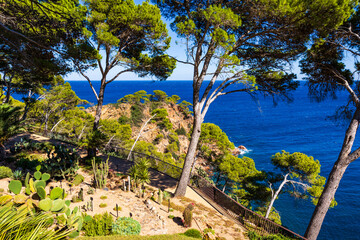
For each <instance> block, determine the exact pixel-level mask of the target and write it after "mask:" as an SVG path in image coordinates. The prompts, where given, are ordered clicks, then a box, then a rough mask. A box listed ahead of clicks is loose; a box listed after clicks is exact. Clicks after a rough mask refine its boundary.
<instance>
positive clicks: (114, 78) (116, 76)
mask: <svg viewBox="0 0 360 240" xmlns="http://www.w3.org/2000/svg"><path fill="white" fill-rule="evenodd" d="M133 70H134V68H129V69H126V70H123V71H120V72H118V73H117V74H116V75H115V76H114V77H113V78H112V79H110V80H108V81H106V82H105V84H108V83H111V82H112V81H115V80H116V79H117V78H118V77H119V76H120V75H121V74H123V73H125V72H131V71H133Z"/></svg>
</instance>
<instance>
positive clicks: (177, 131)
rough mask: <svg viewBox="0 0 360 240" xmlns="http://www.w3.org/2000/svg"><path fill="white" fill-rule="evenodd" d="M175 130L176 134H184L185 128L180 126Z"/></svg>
mask: <svg viewBox="0 0 360 240" xmlns="http://www.w3.org/2000/svg"><path fill="white" fill-rule="evenodd" d="M175 132H176V133H177V135H184V136H186V130H185V128H183V127H181V128H179V129H176V130H175Z"/></svg>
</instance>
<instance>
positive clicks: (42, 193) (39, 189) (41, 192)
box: [36, 186, 46, 199]
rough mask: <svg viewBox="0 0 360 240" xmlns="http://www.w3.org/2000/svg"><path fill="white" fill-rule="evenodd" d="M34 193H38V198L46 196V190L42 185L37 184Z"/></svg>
mask: <svg viewBox="0 0 360 240" xmlns="http://www.w3.org/2000/svg"><path fill="white" fill-rule="evenodd" d="M36 193H37V194H38V195H39V197H40V199H45V198H46V191H45V188H43V186H39V187H37V188H36Z"/></svg>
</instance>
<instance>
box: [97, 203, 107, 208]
mask: <svg viewBox="0 0 360 240" xmlns="http://www.w3.org/2000/svg"><path fill="white" fill-rule="evenodd" d="M99 207H101V208H105V207H107V204H106V203H100V205H99Z"/></svg>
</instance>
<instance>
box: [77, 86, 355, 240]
mask: <svg viewBox="0 0 360 240" xmlns="http://www.w3.org/2000/svg"><path fill="white" fill-rule="evenodd" d="M70 83H71V86H72V88H73V90H74V91H75V92H76V94H77V95H78V96H79V97H80V98H82V99H86V100H88V101H90V102H93V103H96V101H95V97H94V96H93V93H92V91H91V89H90V87H89V84H88V83H87V82H85V81H70ZM94 85H95V87H97V89H98V86H99V82H95V84H94ZM139 90H146V91H147V92H148V93H152V91H153V90H162V91H165V92H166V93H167V94H168V95H173V94H176V95H178V96H180V97H181V99H183V100H186V101H188V102H192V82H191V81H163V82H159V81H116V82H113V83H111V84H109V85H108V86H107V89H106V93H105V104H107V103H115V102H116V101H117V100H118V99H119V98H121V97H123V96H124V95H126V94H131V93H134V92H136V91H139ZM293 96H294V101H293V102H292V103H285V102H279V103H278V104H277V106H274V104H273V100H272V98H270V97H269V98H263V97H260V98H259V99H258V100H256V101H254V99H252V98H251V97H250V96H249V95H247V94H245V93H238V94H237V93H235V94H229V95H226V96H222V97H219V98H218V99H217V100H216V101H215V102H214V103H213V104H212V105H211V106H210V110H209V111H208V113H207V115H206V118H205V122H211V123H215V124H217V125H219V126H220V127H221V129H222V130H223V131H224V132H226V134H227V135H228V136H229V138H230V140H231V141H232V142H234V143H235V145H244V146H246V147H247V148H248V149H250V150H251V151H250V152H249V153H248V154H247V156H249V157H251V158H253V159H254V161H255V163H256V167H257V169H259V170H272V169H273V166H272V165H271V162H270V158H271V156H272V155H273V154H275V153H277V152H279V151H281V150H286V151H288V152H303V153H306V154H307V155H311V156H313V157H314V158H315V159H318V160H319V161H320V163H321V174H322V175H323V176H326V177H327V176H328V174H329V172H330V170H331V168H332V166H333V163H334V162H335V161H336V159H337V156H338V154H339V152H340V149H341V146H342V142H343V138H344V134H345V130H346V125H339V124H337V123H335V122H333V121H331V120H328V117H329V116H331V115H333V114H334V113H335V111H336V109H337V108H338V107H339V106H342V105H344V104H346V103H347V95H346V93H345V92H344V93H343V94H340V95H339V96H338V98H337V99H329V100H326V101H324V102H321V103H318V102H313V101H311V100H310V99H309V98H308V91H307V87H306V86H305V85H304V84H303V83H302V84H301V85H300V87H299V88H298V89H297V90H296V91H295V92H294V94H293ZM358 138H360V136H358ZM355 144H356V146H359V145H360V144H359V141H357V142H356V143H355ZM356 146H355V147H356ZM359 173H360V160H357V161H355V162H353V163H352V164H351V165H350V166H349V168H348V169H347V171H346V172H345V175H344V177H343V179H342V181H341V183H340V186H339V188H338V190H337V193H336V196H335V197H336V201H337V202H338V206H336V207H335V208H333V209H330V210H329V211H328V213H327V215H326V218H325V221H324V224H323V227H322V230H321V233H320V235H319V238H318V239H360V201H359V199H360V191H359V190H360V181H359ZM275 208H276V209H277V210H278V211H279V213H280V216H281V219H282V223H283V225H285V226H286V227H288V228H289V229H291V230H293V231H295V232H297V233H299V234H302V235H303V234H304V233H305V230H306V227H307V225H308V222H309V220H310V218H311V215H312V212H313V210H314V205H312V203H311V202H310V200H303V199H294V198H292V197H290V196H287V195H281V196H280V197H279V199H278V200H276V201H275Z"/></svg>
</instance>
